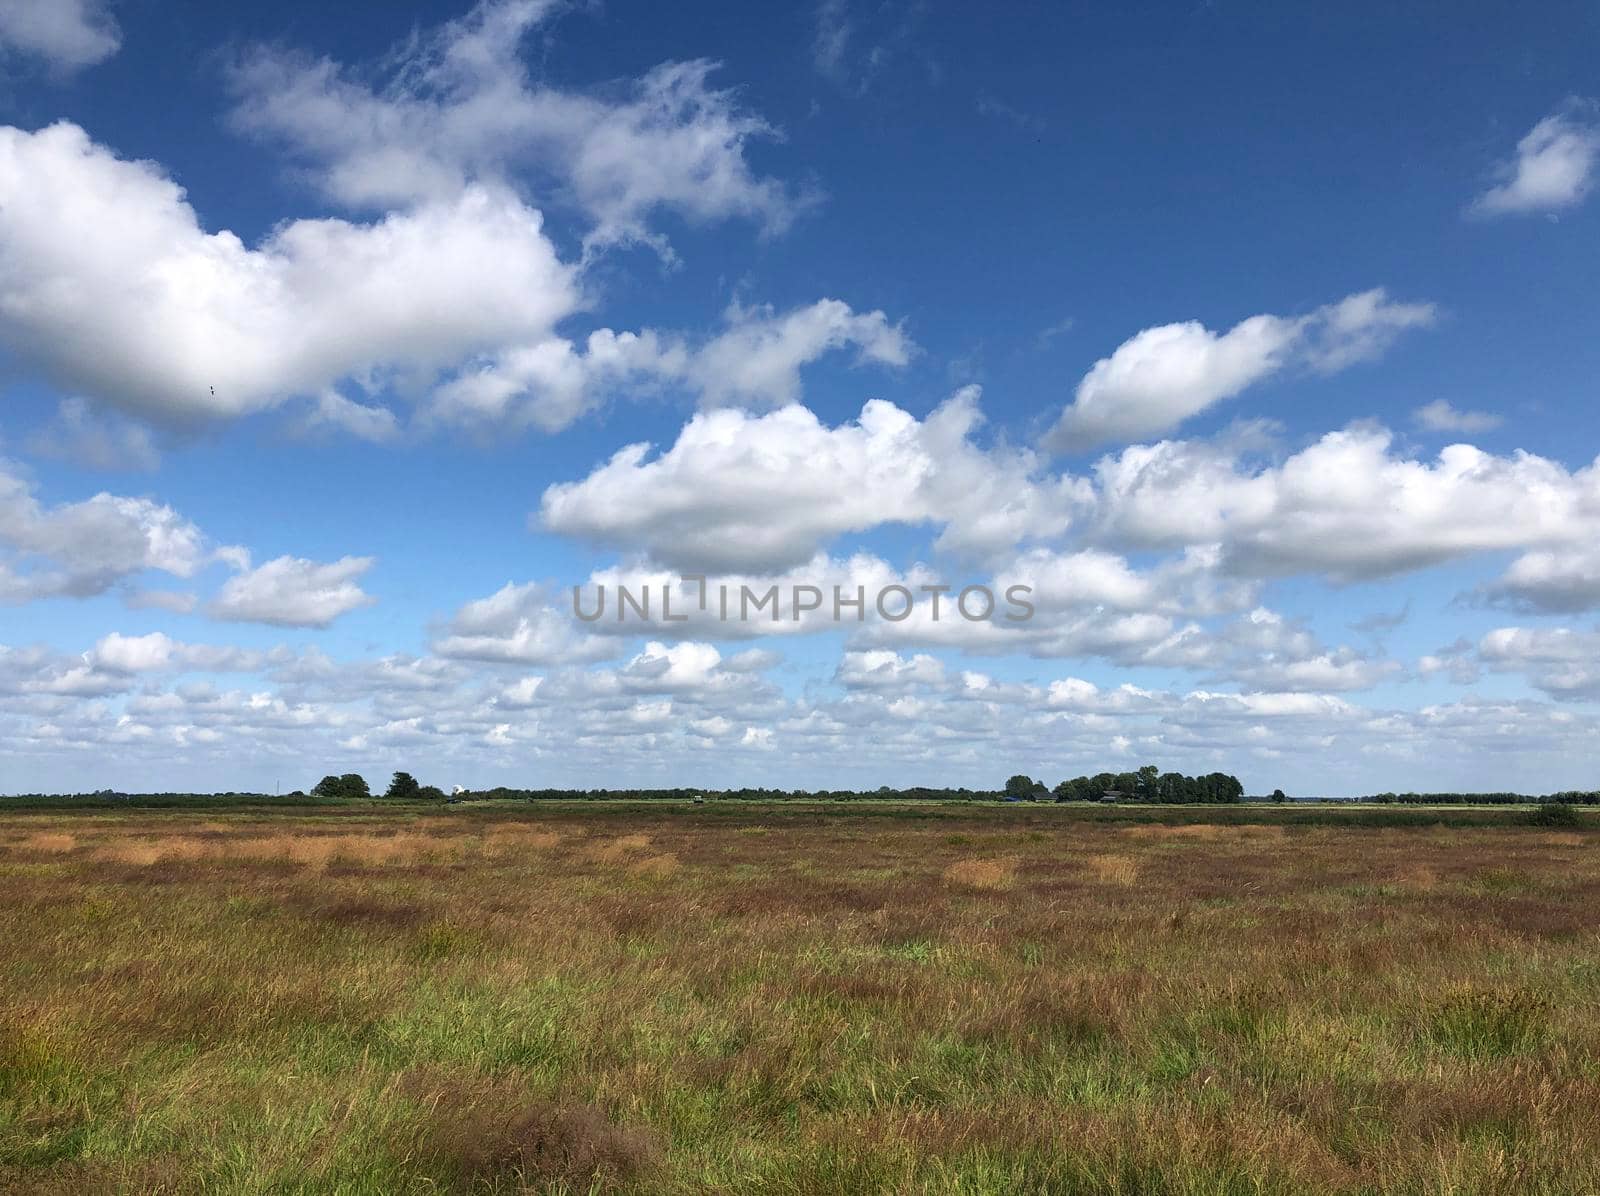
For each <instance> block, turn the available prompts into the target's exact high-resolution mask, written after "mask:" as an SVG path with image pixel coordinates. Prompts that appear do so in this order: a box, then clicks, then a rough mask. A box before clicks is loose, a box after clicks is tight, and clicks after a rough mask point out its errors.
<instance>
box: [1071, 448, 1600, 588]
mask: <svg viewBox="0 0 1600 1196" xmlns="http://www.w3.org/2000/svg"><path fill="white" fill-rule="evenodd" d="M1393 449H1394V440H1393V436H1392V435H1391V434H1390V433H1389V432H1388V431H1387V430H1385V429H1383V428H1380V427H1376V426H1356V427H1352V428H1347V429H1345V430H1344V431H1341V432H1331V433H1329V434H1328V435H1326V436H1324V437H1322V438H1321V439H1320V440H1318V441H1316V442H1315V443H1314V444H1312V445H1310V446H1309V447H1307V448H1305V449H1302V450H1301V451H1300V452H1297V453H1294V454H1292V455H1290V456H1289V457H1287V458H1286V459H1284V460H1283V461H1282V462H1281V463H1278V464H1267V465H1261V464H1256V465H1252V464H1251V463H1250V462H1249V461H1248V460H1247V459H1244V458H1242V457H1241V456H1240V455H1238V454H1237V453H1234V452H1230V451H1225V450H1223V449H1219V448H1218V447H1216V446H1214V445H1210V444H1207V443H1204V442H1185V441H1164V442H1161V443H1159V444H1155V445H1141V446H1136V447H1134V448H1130V449H1127V450H1125V451H1124V452H1122V453H1121V454H1119V455H1116V456H1112V457H1107V458H1104V459H1103V460H1101V461H1100V462H1099V463H1098V464H1097V466H1096V468H1095V479H1096V489H1097V502H1096V515H1095V524H1096V527H1095V534H1096V535H1097V536H1100V537H1102V538H1106V539H1111V540H1115V541H1117V542H1119V543H1122V544H1126V545H1130V546H1139V547H1145V548H1156V547H1173V546H1178V545H1184V544H1217V545H1220V546H1221V548H1222V551H1223V563H1224V565H1225V567H1226V568H1227V569H1228V570H1230V571H1232V572H1235V573H1239V574H1244V575H1249V576H1256V577H1271V576H1287V575H1291V574H1299V573H1310V574H1320V575H1323V576H1326V577H1330V578H1332V579H1334V580H1336V581H1352V580H1357V579H1365V578H1375V577H1383V576H1388V575H1392V574H1396V573H1401V572H1405V571H1408V570H1412V569H1419V568H1422V567H1424V566H1428V565H1434V564H1438V563H1440V562H1443V561H1447V560H1451V559H1454V558H1459V557H1462V556H1467V555H1470V554H1473V553H1479V552H1493V551H1504V550H1522V549H1527V550H1532V549H1536V548H1540V547H1543V546H1548V545H1574V544H1579V543H1585V542H1588V541H1589V540H1590V539H1591V538H1592V537H1593V536H1594V535H1595V533H1596V530H1597V529H1600V465H1597V464H1591V465H1589V466H1587V467H1585V468H1583V469H1581V470H1577V471H1569V470H1568V469H1566V468H1565V467H1564V466H1562V465H1560V464H1559V463H1557V462H1555V461H1551V460H1548V459H1547V458H1543V457H1538V456H1534V455H1533V454H1531V453H1522V452H1518V453H1514V454H1511V455H1509V456H1497V455H1494V454H1491V453H1487V452H1484V451H1483V450H1481V449H1477V448H1474V447H1472V446H1471V445H1467V444H1454V445H1450V446H1448V447H1446V448H1445V449H1443V450H1441V451H1440V453H1439V454H1438V456H1437V457H1436V458H1435V459H1433V460H1431V461H1428V460H1419V459H1415V458H1411V457H1407V456H1404V455H1402V454H1398V453H1396V452H1394V451H1393Z"/></svg>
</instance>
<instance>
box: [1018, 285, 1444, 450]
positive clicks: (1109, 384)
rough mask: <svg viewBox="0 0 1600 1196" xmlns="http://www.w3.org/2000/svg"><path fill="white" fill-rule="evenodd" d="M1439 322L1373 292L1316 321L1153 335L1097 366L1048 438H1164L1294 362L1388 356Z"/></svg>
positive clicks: (1330, 365)
mask: <svg viewBox="0 0 1600 1196" xmlns="http://www.w3.org/2000/svg"><path fill="white" fill-rule="evenodd" d="M1433 316H1434V310H1433V306H1432V305H1431V304H1426V303H1394V302H1391V301H1390V300H1389V298H1388V297H1387V295H1386V294H1385V293H1384V292H1383V291H1382V290H1381V289H1379V290H1371V291H1364V292H1362V293H1361V294H1357V295H1351V296H1350V297H1349V298H1347V299H1344V300H1342V301H1340V302H1338V303H1333V304H1329V305H1328V306H1326V307H1322V308H1318V309H1317V310H1316V311H1315V312H1312V313H1311V314H1310V315H1307V316H1299V317H1292V318H1291V317H1286V316H1271V315H1263V316H1251V317H1250V318H1249V319H1247V320H1243V321H1241V322H1240V323H1238V324H1236V325H1235V326H1234V327H1233V328H1231V329H1229V330H1228V331H1227V332H1225V333H1217V332H1213V331H1211V330H1210V329H1208V328H1206V327H1205V326H1204V325H1203V324H1201V323H1199V322H1198V321H1193V320H1191V321H1189V322H1188V323H1183V324H1163V325H1161V326H1159V327H1156V328H1146V329H1145V330H1144V331H1143V332H1140V333H1138V334H1137V335H1135V336H1133V337H1131V338H1129V339H1128V340H1126V341H1124V342H1123V343H1122V344H1121V345H1120V346H1118V348H1117V350H1116V351H1115V352H1114V353H1112V354H1111V356H1110V357H1105V358H1102V359H1101V360H1099V361H1097V362H1096V363H1095V365H1094V368H1093V369H1091V370H1090V371H1089V373H1088V374H1087V375H1086V376H1085V377H1084V379H1083V381H1082V382H1080V383H1079V384H1078V389H1077V393H1076V395H1075V396H1074V398H1073V401H1072V403H1071V405H1070V406H1068V407H1067V409H1066V410H1065V411H1063V412H1062V413H1061V418H1060V419H1059V420H1058V421H1057V423H1056V426H1055V428H1054V429H1053V430H1052V431H1051V433H1050V436H1049V438H1048V443H1049V445H1050V447H1052V448H1054V449H1056V450H1058V451H1061V452H1081V451H1082V450H1084V449H1088V448H1093V447H1094V446H1095V445H1098V444H1103V443H1105V442H1107V441H1118V440H1120V441H1129V440H1137V439H1140V438H1143V437H1148V436H1154V435H1159V434H1161V433H1163V432H1167V431H1169V430H1171V429H1172V428H1175V427H1177V426H1178V425H1179V424H1180V423H1182V422H1183V421H1184V420H1186V419H1189V418H1190V417H1191V416H1194V415H1198V414H1199V413H1200V412H1202V411H1204V410H1206V409H1207V408H1208V407H1211V406H1213V405H1214V404H1216V403H1219V402H1221V401H1222V400H1223V399H1228V398H1232V397H1233V396H1234V395H1237V394H1238V393H1239V392H1241V391H1243V390H1244V389H1245V388H1246V387H1249V386H1251V385H1253V384H1255V383H1257V382H1260V381H1261V380H1262V379H1264V378H1267V377H1268V376H1270V375H1272V374H1275V373H1277V372H1279V371H1280V370H1283V369H1284V368H1286V367H1288V366H1291V365H1298V366H1301V367H1303V368H1308V369H1313V370H1320V371H1324V372H1331V371H1333V370H1338V369H1343V368H1344V367H1345V366H1347V365H1350V364H1352V363H1353V362H1356V361H1361V360H1364V359H1367V358H1370V357H1373V356H1376V355H1377V354H1378V353H1381V352H1382V351H1383V350H1384V349H1385V348H1386V347H1387V346H1388V345H1389V343H1390V342H1391V341H1393V340H1394V338H1395V337H1396V336H1398V335H1399V334H1400V333H1401V332H1403V331H1404V330H1406V329H1408V328H1415V327H1420V326H1424V325H1427V324H1429V323H1431V322H1432V320H1433Z"/></svg>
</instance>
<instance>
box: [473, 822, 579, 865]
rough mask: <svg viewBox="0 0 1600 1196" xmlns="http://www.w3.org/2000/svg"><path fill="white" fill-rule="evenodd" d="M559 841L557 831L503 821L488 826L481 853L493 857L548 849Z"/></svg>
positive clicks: (497, 857) (559, 836) (499, 857)
mask: <svg viewBox="0 0 1600 1196" xmlns="http://www.w3.org/2000/svg"><path fill="white" fill-rule="evenodd" d="M560 842H561V834H560V832H559V831H551V830H545V829H544V828H542V827H537V826H525V825H523V824H521V823H516V822H503V823H497V824H496V825H494V826H492V827H490V828H489V830H488V831H487V832H486V833H485V834H484V836H483V854H484V855H486V856H489V857H491V858H495V859H501V858H504V857H506V856H515V855H522V854H524V853H527V852H537V851H549V850H550V849H552V848H554V847H556V846H558V845H559V844H560Z"/></svg>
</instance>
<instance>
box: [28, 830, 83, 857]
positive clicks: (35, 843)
mask: <svg viewBox="0 0 1600 1196" xmlns="http://www.w3.org/2000/svg"><path fill="white" fill-rule="evenodd" d="M17 846H18V847H20V848H22V850H23V851H37V852H41V853H43V854H46V855H64V854H65V853H66V852H69V851H71V850H72V849H73V848H75V847H77V846H78V837H77V836H76V835H69V834H66V833H64V832H60V831H39V832H37V833H35V834H32V835H27V836H25V837H24V838H23V839H22V841H21V842H20V843H18V844H17Z"/></svg>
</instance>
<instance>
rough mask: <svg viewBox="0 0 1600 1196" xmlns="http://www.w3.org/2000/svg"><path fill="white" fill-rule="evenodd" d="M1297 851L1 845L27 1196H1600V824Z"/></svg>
mask: <svg viewBox="0 0 1600 1196" xmlns="http://www.w3.org/2000/svg"><path fill="white" fill-rule="evenodd" d="M1299 813H1300V812H1297V811H1293V810H1286V811H1272V810H1263V811H1259V812H1253V813H1250V814H1249V815H1242V814H1240V813H1239V812H1238V811H1225V812H1217V813H1216V815H1215V817H1203V816H1201V815H1200V814H1196V813H1193V812H1182V813H1173V814H1166V815H1164V814H1160V813H1154V812H1142V813H1141V812H1139V811H1126V810H1118V811H1112V812H1109V813H1107V812H1101V811H1096V810H1087V811H1070V810H1066V809H1064V808H1041V809H1034V808H1028V809H1016V808H1009V809H998V808H989V809H963V808H960V807H951V808H947V809H939V810H935V811H923V812H918V811H916V810H911V809H899V810H879V811H873V812H861V811H851V812H849V813H846V814H841V813H840V812H838V811H822V810H811V811H808V810H805V809H793V808H789V809H784V810H781V811H779V810H773V809H765V808H762V807H760V806H757V805H740V806H738V807H733V806H728V807H717V806H707V807H694V808H689V807H681V808H673V809H665V808H659V807H658V808H649V807H643V806H622V805H617V806H605V805H598V804H597V805H595V806H593V807H590V808H579V807H576V806H562V807H550V808H543V807H529V806H526V805H523V806H518V807H515V808H506V807H496V808H491V809H485V808H482V807H470V806H469V807H461V808H459V809H451V810H442V809H437V808H436V809H433V810H421V809H392V810H380V809H376V808H367V809H362V808H350V809H337V810H301V811H281V810H280V811H272V812H263V811H253V810H224V811H210V812H207V811H203V810H179V811H135V810H129V811H116V812H104V811H77V812H73V811H57V812H37V811H32V812H18V811H10V812H4V813H0V1191H4V1192H7V1193H46V1192H49V1193H63V1194H65V1193H74V1194H77V1193H94V1192H148V1193H156V1192H172V1193H186V1192H214V1193H295V1192H303V1193H324V1192H329V1193H351V1194H356V1193H373V1194H380V1193H382V1194H388V1193H438V1192H476V1191H481V1192H538V1193H652V1194H654V1193H669V1194H670V1193H701V1192H718V1193H739V1194H743V1193H756V1194H760V1193H774V1194H777V1193H783V1194H788V1196H805V1194H813V1193H815V1194H822V1193H839V1194H846V1193H875V1192H884V1193H930V1194H931V1193H964V1194H972V1196H976V1194H978V1193H994V1194H997V1196H998V1194H1009V1193H1041V1194H1042V1193H1126V1194H1135V1193H1138V1194H1145V1193H1150V1194H1156V1193H1174V1194H1176V1193H1183V1194H1195V1196H1199V1194H1228V1193H1286V1194H1287V1193H1384V1194H1394V1193H1418V1194H1421V1193H1429V1194H1438V1196H1445V1194H1456V1193H1475V1194H1476V1193H1505V1194H1507V1196H1511V1194H1517V1196H1522V1194H1527V1193H1593V1192H1597V1191H1600V1019H1597V1017H1596V1012H1597V1006H1600V933H1597V932H1600V853H1597V851H1596V847H1597V845H1600V825H1597V824H1596V823H1595V822H1594V821H1593V818H1594V816H1593V815H1592V814H1590V815H1588V816H1587V817H1588V819H1589V821H1587V822H1585V823H1583V824H1582V825H1580V826H1579V827H1578V828H1576V829H1570V830H1551V829H1540V828H1536V827H1533V826H1528V825H1525V824H1524V822H1523V820H1522V819H1521V817H1520V816H1519V815H1516V814H1515V813H1507V812H1495V813H1494V814H1492V815H1490V814H1484V813H1482V812H1474V814H1473V816H1472V818H1471V819H1469V820H1467V821H1465V822H1463V823H1460V824H1456V825H1450V824H1447V820H1446V819H1445V818H1444V817H1443V816H1442V815H1440V816H1432V815H1429V814H1428V813H1427V812H1422V811H1407V812H1403V813H1402V812H1398V811H1397V812H1392V813H1390V812H1383V813H1381V814H1378V815H1373V816H1371V817H1368V816H1363V817H1361V818H1359V819H1357V818H1346V821H1345V822H1344V823H1343V824H1341V823H1339V822H1338V821H1337V819H1336V818H1335V819H1330V818H1326V817H1321V818H1314V817H1310V816H1309V815H1305V816H1297V814H1299ZM1385 819H1388V821H1385Z"/></svg>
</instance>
